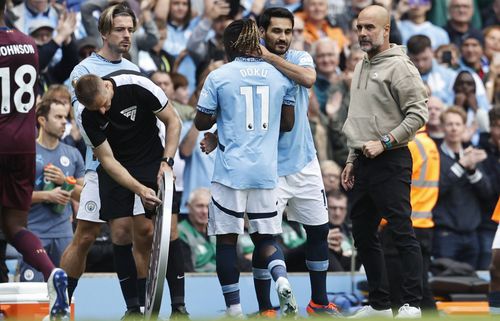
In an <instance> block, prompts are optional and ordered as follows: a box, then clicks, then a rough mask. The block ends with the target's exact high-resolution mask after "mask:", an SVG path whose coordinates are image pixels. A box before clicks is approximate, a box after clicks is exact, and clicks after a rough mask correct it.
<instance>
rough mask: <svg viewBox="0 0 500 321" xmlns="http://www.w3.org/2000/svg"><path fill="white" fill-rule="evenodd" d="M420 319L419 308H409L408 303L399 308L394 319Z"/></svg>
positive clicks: (420, 312)
mask: <svg viewBox="0 0 500 321" xmlns="http://www.w3.org/2000/svg"><path fill="white" fill-rule="evenodd" d="M420 318H422V311H420V308H415V307H412V306H410V305H409V304H408V303H406V304H404V305H403V306H402V307H400V308H399V311H398V315H397V316H396V319H420Z"/></svg>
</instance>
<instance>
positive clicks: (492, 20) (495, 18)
mask: <svg viewBox="0 0 500 321" xmlns="http://www.w3.org/2000/svg"><path fill="white" fill-rule="evenodd" d="M492 11H493V13H494V14H492ZM484 12H485V18H484V21H483V27H489V26H498V25H500V0H493V3H492V5H491V7H486V8H485V10H484Z"/></svg>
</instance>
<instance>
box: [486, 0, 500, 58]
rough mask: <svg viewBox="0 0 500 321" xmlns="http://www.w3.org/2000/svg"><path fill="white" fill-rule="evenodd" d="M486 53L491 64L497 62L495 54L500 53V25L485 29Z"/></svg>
mask: <svg viewBox="0 0 500 321" xmlns="http://www.w3.org/2000/svg"><path fill="white" fill-rule="evenodd" d="M499 3H500V1H499ZM484 55H485V56H486V58H488V61H489V62H490V64H492V63H495V55H497V56H498V55H500V25H495V26H491V27H488V28H486V29H485V30H484ZM496 59H499V58H496ZM496 63H500V62H498V61H497V62H496Z"/></svg>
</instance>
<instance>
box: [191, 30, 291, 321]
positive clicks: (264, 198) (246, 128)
mask: <svg viewBox="0 0 500 321" xmlns="http://www.w3.org/2000/svg"><path fill="white" fill-rule="evenodd" d="M223 42H224V47H225V50H226V54H227V56H228V60H229V61H230V62H229V63H228V64H226V65H224V66H222V67H220V68H219V69H217V70H214V71H212V72H211V73H210V74H209V75H208V77H207V79H206V81H205V84H204V86H203V89H202V91H201V94H200V99H199V101H198V107H197V113H196V117H195V119H194V123H195V125H196V128H198V129H199V130H207V129H210V128H211V127H212V125H213V124H214V123H217V128H218V136H219V137H218V138H219V145H218V147H219V148H218V149H217V155H216V159H215V169H214V174H213V178H212V186H211V194H212V201H211V203H210V206H209V214H210V220H209V222H208V233H209V235H216V237H217V254H216V264H217V276H218V278H219V282H220V284H221V286H222V292H223V294H224V299H225V302H226V307H227V310H226V314H227V315H228V316H231V317H238V316H242V309H241V305H240V295H239V283H238V282H239V271H238V269H237V267H236V266H237V264H236V260H237V258H236V242H237V240H238V235H239V234H242V233H243V224H244V215H245V214H246V215H247V217H248V221H249V229H248V230H249V233H250V235H251V237H252V241H253V242H254V244H255V251H254V254H253V255H254V256H255V259H256V260H259V262H261V264H260V265H259V266H263V267H266V268H265V269H262V270H261V271H257V272H261V273H263V274H264V273H266V274H269V273H270V274H271V276H272V278H273V279H274V281H275V282H276V290H277V292H278V297H279V299H280V306H281V312H282V314H283V315H295V314H297V303H296V302H295V297H294V295H293V293H292V289H291V286H290V283H289V282H288V279H287V272H286V266H285V261H284V256H283V252H282V251H281V249H280V248H279V246H278V244H277V243H276V240H275V238H274V237H273V235H276V234H279V233H281V223H280V222H281V221H280V217H279V216H278V209H277V205H276V204H277V193H276V187H277V183H278V170H277V164H278V155H277V151H278V137H279V133H280V131H290V130H291V129H292V128H293V123H294V105H295V94H296V92H297V88H296V86H295V84H294V83H293V82H292V81H290V80H289V79H288V78H286V77H285V76H284V75H283V74H282V73H280V72H279V71H278V70H277V69H275V68H274V67H273V66H272V65H270V64H268V63H266V62H265V61H264V60H262V59H260V58H254V57H251V55H255V53H256V52H257V53H258V52H260V48H259V32H258V30H257V27H256V25H255V22H254V21H252V20H237V21H234V22H233V23H231V24H230V25H229V26H228V27H227V28H226V30H225V31H224V36H223ZM267 295H269V293H268V294H267Z"/></svg>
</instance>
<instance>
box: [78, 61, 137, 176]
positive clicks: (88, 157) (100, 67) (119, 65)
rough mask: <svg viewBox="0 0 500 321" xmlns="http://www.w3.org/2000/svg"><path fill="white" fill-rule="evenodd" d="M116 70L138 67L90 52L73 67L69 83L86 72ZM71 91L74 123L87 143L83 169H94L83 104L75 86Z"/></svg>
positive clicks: (101, 75) (109, 71)
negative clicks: (83, 116)
mask: <svg viewBox="0 0 500 321" xmlns="http://www.w3.org/2000/svg"><path fill="white" fill-rule="evenodd" d="M118 70H133V71H137V72H139V71H140V70H139V67H137V66H136V65H135V64H133V63H132V62H130V61H129V60H127V59H125V58H122V59H121V60H119V61H109V60H107V59H105V58H104V57H102V56H100V55H98V54H96V53H92V54H91V55H90V56H89V57H87V58H85V59H84V60H82V61H81V62H80V63H79V64H78V65H76V66H75V68H73V71H72V72H71V75H70V76H69V79H70V82H71V84H73V83H74V82H75V81H77V80H78V79H79V78H80V77H81V76H84V75H87V74H94V75H97V76H100V77H103V76H106V75H108V74H110V73H112V72H115V71H118ZM70 88H71V89H70V91H71V104H72V105H73V111H74V114H75V119H76V123H77V124H78V128H79V129H80V132H81V134H82V136H83V138H84V139H85V142H86V143H87V151H86V152H85V170H92V171H95V170H96V168H97V166H99V161H98V160H97V158H96V157H94V154H93V153H92V148H91V147H90V146H91V145H89V144H88V143H89V140H88V138H87V136H86V134H85V130H84V129H83V126H82V119H81V114H82V111H83V109H84V106H83V105H80V104H79V103H78V100H77V99H76V96H75V88H74V87H73V86H70Z"/></svg>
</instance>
